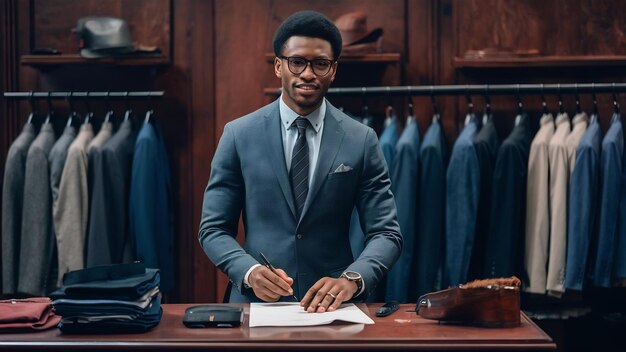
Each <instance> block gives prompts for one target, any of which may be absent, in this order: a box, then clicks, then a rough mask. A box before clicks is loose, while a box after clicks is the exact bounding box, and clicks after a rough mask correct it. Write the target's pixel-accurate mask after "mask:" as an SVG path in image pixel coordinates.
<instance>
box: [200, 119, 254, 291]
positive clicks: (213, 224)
mask: <svg viewBox="0 0 626 352" xmlns="http://www.w3.org/2000/svg"><path fill="white" fill-rule="evenodd" d="M244 201H245V186H244V181H243V176H242V173H241V163H240V160H239V157H238V155H237V148H236V143H235V134H234V131H233V130H232V126H231V125H230V124H226V126H225V127H224V133H223V134H222V138H221V139H220V142H219V144H218V146H217V150H216V151H215V156H214V157H213V162H212V163H211V176H210V178H209V183H208V185H207V188H206V190H205V191H204V202H203V205H202V217H201V220H200V231H199V234H198V237H199V240H200V245H201V246H202V248H203V249H204V252H205V253H206V255H207V256H208V257H209V259H211V261H212V262H213V263H214V264H215V265H216V266H217V267H218V268H219V269H220V270H222V271H223V272H224V273H225V274H226V275H227V276H228V277H229V279H230V281H231V282H232V283H233V285H234V286H235V287H236V288H238V289H239V290H240V291H241V290H242V285H243V278H244V276H245V274H246V271H248V269H250V267H251V266H252V265H254V264H258V262H257V261H256V260H255V259H254V258H253V257H252V256H250V255H249V254H247V253H246V252H245V251H244V250H243V248H242V247H241V246H240V245H239V243H238V242H237V240H236V239H235V237H236V236H237V226H238V223H239V215H240V214H241V210H242V208H243V205H244Z"/></svg>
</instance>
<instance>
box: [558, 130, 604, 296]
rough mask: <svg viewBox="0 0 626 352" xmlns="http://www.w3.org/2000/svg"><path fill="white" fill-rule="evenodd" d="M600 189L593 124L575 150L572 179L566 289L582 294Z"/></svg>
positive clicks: (596, 133) (597, 142)
mask: <svg viewBox="0 0 626 352" xmlns="http://www.w3.org/2000/svg"><path fill="white" fill-rule="evenodd" d="M599 185H600V124H599V123H598V122H597V120H596V121H594V122H592V123H591V124H590V125H589V127H587V130H586V131H585V133H584V134H583V136H582V138H581V140H580V143H579V144H578V148H577V150H576V164H575V165H574V172H572V177H571V178H570V188H569V214H568V218H567V259H566V261H565V262H566V264H565V265H566V270H565V288H566V289H568V290H577V291H581V290H582V289H583V282H584V279H585V277H586V273H587V265H588V263H589V262H588V258H589V254H590V251H589V244H590V242H591V239H592V238H593V236H594V233H595V232H596V231H595V229H596V219H597V209H598V193H599V189H600V188H599Z"/></svg>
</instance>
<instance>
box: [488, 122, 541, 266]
mask: <svg viewBox="0 0 626 352" xmlns="http://www.w3.org/2000/svg"><path fill="white" fill-rule="evenodd" d="M532 138H533V136H532V132H531V128H530V123H529V121H528V117H527V116H522V117H521V120H520V122H519V123H518V124H517V125H516V126H515V127H514V128H513V131H511V134H509V136H508V137H507V138H506V139H505V140H504V142H503V143H502V146H501V147H500V149H498V156H497V158H496V165H495V169H494V173H493V185H492V192H491V196H492V201H491V213H490V216H489V228H488V232H487V238H486V239H485V261H484V264H485V266H484V269H483V270H484V274H485V276H486V277H493V278H497V277H509V276H512V275H517V276H520V277H521V276H522V275H521V273H522V260H523V253H524V252H523V248H524V228H525V226H524V224H525V221H526V179H527V172H528V156H529V153H530V143H531V140H532Z"/></svg>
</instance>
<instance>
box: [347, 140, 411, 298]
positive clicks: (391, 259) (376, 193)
mask: <svg viewBox="0 0 626 352" xmlns="http://www.w3.org/2000/svg"><path fill="white" fill-rule="evenodd" d="M363 149H364V153H363V169H362V170H361V179H360V182H359V190H358V194H357V200H356V201H357V203H356V204H357V210H358V212H359V218H360V220H361V226H362V228H363V230H364V232H365V248H364V249H363V252H362V253H361V255H360V256H359V257H358V258H357V259H356V261H355V262H354V263H352V264H351V265H350V266H349V267H348V269H347V270H349V271H355V272H358V273H359V274H361V276H362V277H363V281H364V283H365V292H363V293H362V294H361V296H362V297H363V298H365V297H367V296H368V295H370V294H371V293H372V292H374V290H375V288H376V285H377V284H378V283H379V282H380V280H381V279H382V278H383V277H384V275H385V274H386V273H387V272H388V271H389V269H390V268H391V266H392V265H393V264H394V263H395V262H396V261H397V260H398V257H399V256H400V253H401V251H402V235H401V234H400V226H399V225H398V218H397V211H396V203H395V200H394V197H393V194H392V193H391V181H390V179H389V172H388V170H387V166H386V164H385V160H384V158H383V153H382V150H381V148H380V145H379V143H378V139H377V138H376V135H375V134H374V132H373V130H371V129H370V130H369V132H368V134H367V136H366V138H365V145H364V148H363Z"/></svg>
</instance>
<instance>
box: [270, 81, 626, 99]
mask: <svg viewBox="0 0 626 352" xmlns="http://www.w3.org/2000/svg"><path fill="white" fill-rule="evenodd" d="M280 92H281V89H280V88H279V89H278V90H267V91H266V93H267V94H268V95H276V94H279V95H280ZM619 92H626V83H568V84H493V85H491V84H482V85H475V84H470V85H440V86H437V85H432V86H381V87H345V88H344V87H341V88H330V89H328V94H329V95H398V96H401V95H413V96H417V95H422V96H429V95H430V96H434V95H529V94H576V93H613V94H616V93H619Z"/></svg>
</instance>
